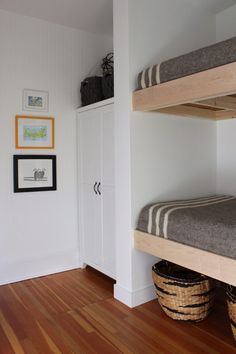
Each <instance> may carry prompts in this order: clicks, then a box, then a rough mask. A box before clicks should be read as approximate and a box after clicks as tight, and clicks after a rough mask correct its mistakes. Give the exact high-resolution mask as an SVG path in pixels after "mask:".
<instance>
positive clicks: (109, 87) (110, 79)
mask: <svg viewBox="0 0 236 354" xmlns="http://www.w3.org/2000/svg"><path fill="white" fill-rule="evenodd" d="M102 92H103V95H104V98H110V97H113V96H114V76H113V75H105V76H103V78H102Z"/></svg>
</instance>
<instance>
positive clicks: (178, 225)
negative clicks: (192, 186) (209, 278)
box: [137, 195, 236, 259]
mask: <svg viewBox="0 0 236 354" xmlns="http://www.w3.org/2000/svg"><path fill="white" fill-rule="evenodd" d="M137 229H138V230H140V231H142V232H145V233H149V234H152V235H156V236H159V237H163V238H166V239H169V240H172V241H176V242H179V243H183V244H185V245H189V246H192V247H196V248H199V249H202V250H206V251H209V252H212V253H216V254H219V255H222V256H226V257H231V258H235V259H236V198H235V197H232V196H222V195H215V196H210V197H204V198H197V199H188V200H178V201H168V202H157V203H155V204H149V205H147V206H145V207H144V208H143V210H142V211H141V213H140V216H139V220H138V227H137Z"/></svg>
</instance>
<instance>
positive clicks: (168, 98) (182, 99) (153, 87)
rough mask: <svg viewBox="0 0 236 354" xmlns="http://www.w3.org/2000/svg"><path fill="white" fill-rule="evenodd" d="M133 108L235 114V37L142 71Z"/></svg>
mask: <svg viewBox="0 0 236 354" xmlns="http://www.w3.org/2000/svg"><path fill="white" fill-rule="evenodd" d="M138 86H139V87H138V90H137V91H135V92H134V93H133V110H134V111H157V112H161V113H167V114H174V115H179V116H195V117H203V118H208V119H214V120H221V119H229V118H236V37H233V38H231V39H228V40H226V41H223V42H220V43H217V44H214V45H211V46H208V47H205V48H202V49H198V50H196V51H193V52H191V53H188V54H185V55H182V56H179V57H176V58H173V59H170V60H167V61H166V62H162V63H161V64H159V65H155V66H152V67H150V68H148V69H146V70H144V71H142V72H141V73H140V74H139V76H138Z"/></svg>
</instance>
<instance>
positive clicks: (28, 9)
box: [0, 0, 112, 34]
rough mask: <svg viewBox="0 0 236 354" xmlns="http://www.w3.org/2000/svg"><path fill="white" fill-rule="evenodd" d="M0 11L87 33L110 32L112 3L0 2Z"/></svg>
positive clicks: (76, 0) (88, 0) (61, 0)
mask: <svg viewBox="0 0 236 354" xmlns="http://www.w3.org/2000/svg"><path fill="white" fill-rule="evenodd" d="M0 9H2V10H6V11H12V12H15V13H18V14H21V15H26V16H31V17H36V18H40V19H42V20H46V21H50V22H54V23H58V24H60V25H64V26H68V27H73V28H78V29H82V30H85V31H89V32H95V33H102V34H111V33H112V0H0Z"/></svg>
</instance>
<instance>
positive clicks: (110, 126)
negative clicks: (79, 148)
mask: <svg viewBox="0 0 236 354" xmlns="http://www.w3.org/2000/svg"><path fill="white" fill-rule="evenodd" d="M101 159H102V166H101V168H102V185H105V186H114V180H115V136H114V112H113V105H111V106H107V107H104V109H103V112H102V158H101Z"/></svg>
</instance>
